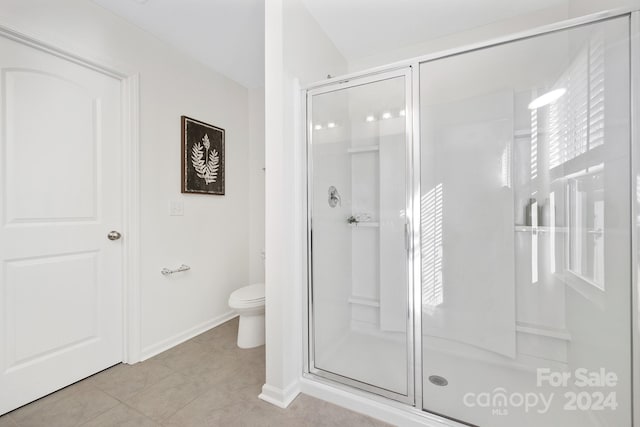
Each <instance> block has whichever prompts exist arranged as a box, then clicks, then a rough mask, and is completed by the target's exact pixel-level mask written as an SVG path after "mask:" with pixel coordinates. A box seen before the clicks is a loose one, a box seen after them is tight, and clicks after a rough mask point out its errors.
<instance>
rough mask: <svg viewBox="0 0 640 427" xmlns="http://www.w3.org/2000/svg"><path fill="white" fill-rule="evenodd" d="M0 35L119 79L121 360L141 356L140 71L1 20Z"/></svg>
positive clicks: (128, 362) (132, 361)
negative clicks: (54, 42)
mask: <svg viewBox="0 0 640 427" xmlns="http://www.w3.org/2000/svg"><path fill="white" fill-rule="evenodd" d="M0 37H4V38H6V39H9V40H13V41H15V42H18V43H20V44H22V45H25V46H28V47H31V48H33V49H37V50H39V51H42V52H45V53H48V54H51V55H54V56H56V57H58V58H61V59H64V60H67V61H70V62H72V63H74V64H77V65H80V66H83V67H85V68H88V69H90V70H93V71H97V72H99V73H101V74H104V75H107V76H109V77H112V78H115V79H117V80H118V81H120V90H121V105H120V108H121V111H122V131H121V132H122V134H121V145H122V171H123V177H122V178H123V182H122V188H121V194H122V209H123V214H122V235H123V236H124V238H123V239H122V245H123V248H122V249H123V250H122V260H121V261H122V282H121V283H122V295H123V300H122V321H123V323H122V324H123V334H122V337H123V342H122V357H121V358H122V362H124V363H127V364H134V363H137V362H139V361H140V359H141V332H140V330H141V316H140V311H141V310H140V137H139V135H140V131H139V130H140V116H139V106H140V91H139V80H140V75H139V73H137V72H125V71H122V70H120V69H119V68H118V67H112V66H109V65H105V64H103V63H101V62H96V61H94V60H92V59H89V58H87V57H86V56H84V55H81V54H78V53H74V52H73V51H72V50H71V49H69V48H67V47H66V46H59V45H52V44H49V43H47V42H45V41H43V39H44V35H37V36H30V35H27V34H25V33H23V32H20V31H18V30H16V29H14V28H11V27H10V26H7V25H5V24H4V23H3V22H0Z"/></svg>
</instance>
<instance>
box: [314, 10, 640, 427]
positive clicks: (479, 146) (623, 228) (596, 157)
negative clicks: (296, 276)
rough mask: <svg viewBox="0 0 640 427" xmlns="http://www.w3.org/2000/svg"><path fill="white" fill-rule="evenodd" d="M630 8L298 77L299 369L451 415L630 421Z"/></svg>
mask: <svg viewBox="0 0 640 427" xmlns="http://www.w3.org/2000/svg"><path fill="white" fill-rule="evenodd" d="M637 13H638V12H634V13H620V14H618V15H615V14H611V15H608V16H601V17H597V18H593V19H584V20H581V21H575V22H573V23H569V24H567V25H559V26H555V27H549V28H547V29H544V30H541V31H538V32H534V33H531V34H527V35H523V36H521V37H514V38H511V39H505V40H503V41H500V42H496V43H489V44H487V45H485V46H479V47H474V48H470V49H460V50H458V51H452V52H449V53H446V54H443V55H435V56H432V57H429V58H423V59H419V60H416V61H412V62H411V63H408V64H407V66H406V67H404V68H398V69H395V70H391V71H385V72H376V73H371V74H365V75H362V76H355V77H349V78H345V79H342V80H341V79H338V81H337V82H336V83H329V84H321V85H318V86H317V87H313V88H310V89H308V90H307V91H306V97H307V98H306V99H307V106H306V117H307V157H308V173H307V175H308V222H309V224H308V226H309V227H308V230H309V233H308V244H309V269H308V271H309V287H308V293H307V295H308V326H309V333H308V352H307V354H308V360H307V369H308V373H309V374H311V375H312V376H314V377H320V378H323V379H325V380H330V381H334V382H337V383H340V384H342V385H346V386H350V387H355V388H358V389H361V390H364V391H367V392H370V393H375V394H378V395H382V396H384V397H387V398H390V399H394V400H396V401H400V402H403V403H405V404H407V407H408V408H409V407H413V409H411V410H412V411H414V413H416V414H417V413H422V411H424V412H428V413H431V414H436V415H438V416H441V417H442V420H443V422H445V423H450V425H462V424H466V425H478V426H514V425H518V426H542V425H544V426H551V425H557V426H565V427H566V426H576V427H577V426H580V427H583V426H621V427H623V426H631V425H632V422H633V421H632V419H633V418H632V417H633V410H634V408H633V403H634V402H633V386H634V384H633V369H632V367H633V363H634V359H633V348H632V345H633V341H632V339H631V337H632V336H635V337H637V336H638V335H637V334H638V331H637V328H636V327H634V324H635V323H637V322H638V319H637V310H638V304H637V301H636V300H637V298H638V295H637V292H636V291H635V290H634V288H635V286H636V277H635V276H636V274H635V272H634V271H635V269H637V254H636V253H635V252H633V248H635V247H636V243H635V236H634V235H633V232H634V230H635V227H636V226H637V225H636V222H637V219H636V218H635V214H633V212H634V211H635V210H637V208H636V206H635V204H636V203H637V199H638V197H639V196H638V194H640V193H639V192H638V191H639V190H638V188H639V186H638V181H639V179H638V178H636V177H637V176H638V171H637V170H636V169H637V167H636V166H634V165H635V164H636V163H634V162H633V161H632V158H633V156H634V155H637V154H636V153H637V149H638V147H637V140H636V143H634V140H633V139H632V130H633V131H634V133H635V132H636V129H635V128H633V123H634V121H635V123H636V125H637V122H638V120H639V119H638V117H637V115H638V111H637V110H634V108H637V105H636V106H634V105H633V98H632V96H633V94H634V93H636V91H637V87H635V85H632V82H634V81H636V82H637V80H639V78H638V76H636V77H634V73H636V74H637V73H640V70H637V69H634V72H633V73H632V71H631V70H632V68H633V67H632V65H633V64H632V59H633V58H634V57H635V58H638V57H639V56H640V53H638V52H635V50H637V49H638V45H637V38H636V39H633V38H632V36H631V35H632V34H636V36H637V33H638V31H639V30H640V24H639V22H640V19H639V18H638V15H637ZM638 62H640V60H638V61H637V62H636V63H635V65H634V66H638V65H640V64H639V63H638ZM634 79H635V80H634ZM635 357H636V358H637V357H638V355H637V354H636V355H635ZM636 401H637V397H636ZM636 403H637V402H636ZM636 422H637V420H636ZM445 425H447V424H445Z"/></svg>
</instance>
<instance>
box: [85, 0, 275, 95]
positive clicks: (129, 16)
mask: <svg viewBox="0 0 640 427" xmlns="http://www.w3.org/2000/svg"><path fill="white" fill-rule="evenodd" d="M93 1H94V2H95V3H97V4H99V5H101V6H102V7H104V8H106V9H109V10H111V11H112V12H114V13H116V14H117V15H120V16H121V17H123V18H125V19H126V20H128V21H129V22H131V23H133V24H134V25H136V26H138V27H140V28H142V29H144V30H146V31H148V32H149V33H151V34H153V35H155V36H156V37H158V38H160V39H162V40H164V41H165V42H167V43H169V44H172V45H174V46H175V47H177V48H178V49H180V50H182V51H183V52H185V53H187V54H188V55H190V56H191V57H193V58H195V59H197V60H198V61H200V62H202V63H203V64H205V65H207V66H209V67H211V68H213V69H214V70H216V71H218V72H219V73H221V74H223V75H225V76H227V77H229V78H231V79H233V80H235V81H237V82H238V83H240V84H242V85H244V86H246V87H248V88H256V87H261V86H264V0H93Z"/></svg>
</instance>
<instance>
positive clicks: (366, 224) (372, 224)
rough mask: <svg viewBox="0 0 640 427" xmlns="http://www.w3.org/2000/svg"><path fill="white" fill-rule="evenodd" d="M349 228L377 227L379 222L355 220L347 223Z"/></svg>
mask: <svg viewBox="0 0 640 427" xmlns="http://www.w3.org/2000/svg"><path fill="white" fill-rule="evenodd" d="M349 226H350V227H351V228H378V227H380V223H379V222H371V221H369V222H357V223H355V224H349Z"/></svg>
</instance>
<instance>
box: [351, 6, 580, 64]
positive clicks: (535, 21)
mask: <svg viewBox="0 0 640 427" xmlns="http://www.w3.org/2000/svg"><path fill="white" fill-rule="evenodd" d="M576 1H582V0H576ZM567 17H568V10H567V7H566V6H559V7H552V8H547V9H542V10H538V11H535V12H532V13H529V14H526V15H521V16H517V17H514V18H511V19H507V20H504V21H498V22H494V23H491V24H487V25H483V26H481V27H477V28H472V29H469V30H467V31H461V32H458V33H455V34H451V35H448V36H444V37H440V38H437V39H433V40H425V41H424V42H421V43H416V44H413V45H409V46H404V47H401V48H399V49H395V50H392V51H383V52H379V53H377V54H375V55H372V56H367V57H363V58H357V59H351V60H350V61H349V71H350V72H358V71H362V70H366V69H368V68H373V67H380V66H384V65H387V64H391V63H393V62H398V61H404V60H407V59H411V58H415V57H419V56H423V55H428V54H430V53H434V52H440V51H443V50H447V49H452V48H456V47H462V46H465V45H468V44H473V43H478V42H481V41H484V40H490V39H493V38H497V37H502V36H506V35H509V34H513V33H517V32H519V31H525V30H529V29H532V28H535V27H539V26H542V25H547V24H551V23H554V22H558V21H562V20H564V19H567Z"/></svg>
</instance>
